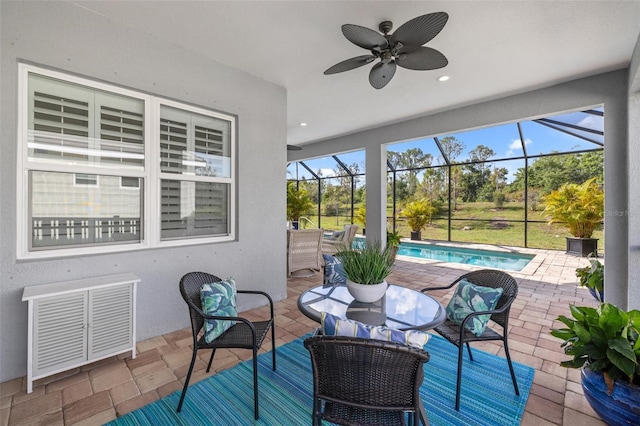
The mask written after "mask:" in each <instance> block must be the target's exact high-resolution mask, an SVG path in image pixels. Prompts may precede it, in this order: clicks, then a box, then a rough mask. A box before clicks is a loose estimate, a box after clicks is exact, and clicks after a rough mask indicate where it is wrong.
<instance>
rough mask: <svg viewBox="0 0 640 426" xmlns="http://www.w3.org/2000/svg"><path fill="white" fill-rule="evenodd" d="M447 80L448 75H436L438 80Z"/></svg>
mask: <svg viewBox="0 0 640 426" xmlns="http://www.w3.org/2000/svg"><path fill="white" fill-rule="evenodd" d="M447 80H449V76H448V75H441V76H440V77H438V81H447Z"/></svg>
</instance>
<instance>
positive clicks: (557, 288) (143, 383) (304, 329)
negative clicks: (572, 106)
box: [0, 247, 604, 426]
mask: <svg viewBox="0 0 640 426" xmlns="http://www.w3.org/2000/svg"><path fill="white" fill-rule="evenodd" d="M492 248H494V249H495V247H492ZM503 249H504V250H510V249H509V248H503ZM520 251H522V250H520ZM524 251H527V252H530V253H533V254H536V257H535V259H534V260H533V261H532V262H531V263H530V264H529V265H528V266H527V267H526V268H525V269H524V270H523V271H521V272H517V273H513V274H512V275H513V276H514V277H515V278H516V279H517V280H518V283H519V289H520V290H519V295H518V299H517V300H516V302H515V304H514V306H513V308H512V309H511V317H510V328H511V330H510V333H509V342H510V344H509V346H510V348H511V355H512V357H513V358H514V359H515V360H516V361H519V362H521V363H524V364H527V365H529V366H531V367H533V368H535V370H536V372H535V377H534V382H533V386H532V388H531V393H530V396H529V399H528V401H527V405H526V410H525V413H524V416H523V419H522V425H527V426H528V425H531V426H541V425H566V426H574V425H576V426H577V425H580V426H590V425H604V423H603V422H602V421H601V420H599V419H598V417H597V415H596V414H595V413H594V412H593V411H592V409H591V408H590V407H589V404H588V403H587V401H586V400H585V398H584V396H583V394H582V388H581V386H580V375H579V372H578V371H575V370H568V369H565V368H563V367H560V366H559V365H558V363H559V361H560V360H561V359H563V358H565V356H564V355H563V353H562V350H561V348H560V345H559V341H558V340H557V339H555V338H553V337H552V336H550V335H549V329H550V328H552V327H553V326H559V325H560V323H558V322H554V320H555V318H556V317H557V316H558V315H559V314H565V315H568V314H569V310H568V305H569V303H574V304H578V305H580V304H584V305H591V306H595V301H594V300H593V299H592V298H591V296H590V295H589V294H588V292H587V291H586V290H585V289H583V288H580V287H579V286H578V285H577V279H576V277H575V273H574V271H575V269H576V267H579V266H584V265H586V264H587V262H586V260H585V259H579V258H575V257H571V256H566V255H565V254H563V253H561V252H556V251H541V250H524ZM471 269H474V267H470V266H465V265H460V264H452V263H444V262H436V261H416V260H410V259H408V258H405V257H399V258H398V262H397V266H396V269H395V271H394V272H393V274H392V276H391V277H390V281H391V282H394V283H397V284H401V285H404V286H407V287H411V288H415V289H420V288H424V287H429V286H434V287H435V286H438V285H444V284H448V283H449V282H451V281H452V280H453V279H455V278H456V277H458V276H459V275H461V274H463V273H464V272H466V271H468V270H471ZM321 279H322V278H321V275H320V274H316V275H315V276H313V277H311V278H296V279H290V280H289V281H288V283H287V284H288V297H287V299H285V300H282V301H279V302H277V303H276V315H277V318H276V340H277V342H276V343H277V345H278V346H279V345H282V344H284V343H287V342H290V341H292V340H294V339H297V338H298V337H300V336H302V335H304V334H306V333H308V332H310V331H312V330H313V329H314V328H315V327H316V326H317V324H316V323H314V322H313V321H311V320H309V319H308V318H306V317H304V316H303V315H302V314H300V312H299V311H298V308H297V306H296V301H297V298H298V296H299V294H300V293H302V292H303V291H305V290H306V289H307V288H309V287H312V286H314V285H317V284H319V283H320V282H321ZM434 293H435V294H434V295H435V296H436V297H437V298H439V299H440V300H441V302H442V303H444V304H446V302H447V301H448V299H449V298H450V297H451V292H450V291H449V292H444V291H440V292H434ZM261 313H264V308H258V309H254V310H252V311H249V312H246V313H245V315H248V316H249V317H255V316H259V315H260V314H261ZM190 344H191V336H190V331H189V330H188V329H183V330H178V331H175V332H173V333H169V334H165V335H162V336H157V337H154V338H152V339H149V340H145V341H142V342H139V343H138V344H137V349H138V356H137V357H136V358H135V359H131V358H130V357H128V356H120V357H114V358H111V359H108V360H103V361H99V362H96V363H94V364H90V365H87V366H84V367H82V368H76V369H74V370H71V371H69V372H65V373H61V374H59V375H56V376H52V377H49V378H45V379H41V380H39V381H37V382H35V384H34V389H33V392H32V393H31V394H27V393H26V391H25V390H26V380H25V378H24V377H22V378H18V379H14V380H11V381H7V382H4V383H2V384H0V388H1V389H0V391H1V392H0V426H6V425H11V426H17V425H101V424H103V423H105V422H107V421H110V420H112V419H115V418H116V417H117V416H120V415H123V414H125V413H128V412H130V411H132V410H135V409H136V408H139V407H141V406H144V405H146V404H149V403H151V402H153V401H155V400H157V399H160V398H163V397H165V396H166V395H168V394H170V393H172V392H174V391H176V390H178V389H181V388H182V383H183V380H184V377H185V376H186V372H187V369H188V365H189V362H190V357H191V350H190ZM265 347H266V348H268V347H270V344H269V343H267V344H265ZM475 347H478V348H482V349H483V350H486V351H488V352H491V353H494V354H498V355H504V352H503V349H502V346H501V345H500V344H492V343H488V342H487V343H484V344H481V345H480V344H478V345H476V346H475ZM201 352H202V351H201ZM249 357H250V352H249V351H245V350H221V351H219V352H218V353H217V354H216V358H215V360H214V366H213V368H212V371H211V372H210V373H209V374H207V373H205V371H204V370H205V366H206V365H205V360H207V359H208V354H207V353H205V352H202V353H201V354H200V359H198V361H197V363H196V367H195V372H194V375H193V378H192V383H195V382H196V381H197V380H200V379H202V378H204V377H207V376H210V375H212V374H215V373H216V372H217V371H220V370H224V369H226V368H229V367H231V366H233V365H235V364H236V363H238V362H239V361H240V360H244V359H247V358H249ZM505 374H508V373H507V371H506V370H505Z"/></svg>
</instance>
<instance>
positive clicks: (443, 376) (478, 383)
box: [108, 336, 534, 426]
mask: <svg viewBox="0 0 640 426" xmlns="http://www.w3.org/2000/svg"><path fill="white" fill-rule="evenodd" d="M302 340H303V339H298V340H295V341H293V342H291V343H288V344H286V345H283V346H281V347H279V348H277V368H278V369H277V370H276V371H275V372H274V371H273V370H272V369H271V354H270V353H265V354H261V355H259V367H258V368H259V377H260V379H259V380H260V382H259V394H260V420H259V421H255V420H254V418H253V378H252V373H251V361H245V362H243V363H241V364H238V365H237V366H235V367H232V368H230V369H228V370H225V371H222V372H220V373H218V374H216V375H215V376H212V377H209V378H207V379H204V380H202V381H200V382H198V383H195V384H192V385H191V386H190V387H189V391H188V392H187V396H186V398H185V401H184V405H183V406H182V412H181V413H176V407H177V406H178V401H179V399H180V392H181V391H178V392H174V393H173V394H171V395H169V396H167V397H166V398H164V399H161V400H159V401H156V402H154V403H152V404H149V405H147V406H145V407H142V408H140V409H138V410H136V411H133V412H131V413H129V414H126V415H124V416H122V417H120V418H118V419H117V420H114V421H113V422H111V423H108V424H109V425H112V426H129V425H132V426H141V425H145V426H147V425H148V426H158V425H163V426H164V425H189V426H191V425H203V426H204V425H207V426H209V425H220V426H229V425H239V426H240V425H253V424H256V425H269V426H274V425H283V426H285V425H286V426H288V425H296V426H297V425H308V424H311V407H312V395H313V389H312V383H313V378H312V375H311V361H310V360H309V352H308V351H307V350H306V349H305V347H304V346H303V345H302ZM425 349H426V350H427V351H429V353H430V355H431V359H430V360H429V362H428V363H426V364H425V368H424V371H425V377H424V383H423V385H422V388H421V390H420V395H421V396H422V401H423V403H424V406H425V409H426V411H427V416H428V417H429V422H430V423H431V424H432V425H447V426H448V425H491V426H496V425H519V424H520V419H521V417H522V413H523V412H524V406H525V404H526V402H527V398H528V397H529V390H530V388H531V382H532V381H533V373H534V370H533V369H532V368H531V367H527V366H525V365H523V364H519V363H514V368H515V371H516V376H517V378H518V386H519V387H520V396H516V395H515V394H514V392H513V384H512V383H511V376H510V374H509V368H508V367H507V361H506V360H505V359H504V358H501V357H497V356H494V355H491V354H488V353H486V352H482V351H480V350H477V349H475V350H474V352H473V356H474V360H475V361H474V362H471V361H469V360H468V358H467V355H466V353H465V361H464V362H465V364H464V367H463V370H462V393H461V401H460V411H459V412H456V411H455V410H454V408H453V407H454V404H455V383H456V364H457V348H456V347H455V346H454V345H452V344H451V343H449V342H447V341H445V340H444V339H442V338H441V337H440V336H433V337H432V338H431V340H429V343H427V345H426V346H425ZM214 363H215V360H214ZM325 424H328V423H327V422H325Z"/></svg>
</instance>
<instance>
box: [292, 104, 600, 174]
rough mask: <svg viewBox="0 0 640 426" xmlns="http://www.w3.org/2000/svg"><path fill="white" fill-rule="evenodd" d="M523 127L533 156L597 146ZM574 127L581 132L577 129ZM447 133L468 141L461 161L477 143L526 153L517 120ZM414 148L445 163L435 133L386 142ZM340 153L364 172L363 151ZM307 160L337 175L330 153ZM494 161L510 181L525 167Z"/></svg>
mask: <svg viewBox="0 0 640 426" xmlns="http://www.w3.org/2000/svg"><path fill="white" fill-rule="evenodd" d="M596 110H598V111H601V112H602V108H597V109H596ZM547 118H549V119H551V120H556V121H560V122H564V123H570V124H575V125H578V126H583V127H586V128H590V129H593V130H599V131H602V130H603V125H604V120H603V117H600V116H597V115H592V114H587V113H584V112H573V113H567V114H560V115H556V116H553V117H547ZM521 127H522V133H523V136H524V140H525V145H526V150H527V153H528V155H530V156H531V155H538V154H546V153H550V152H553V151H558V152H573V151H578V150H583V149H593V148H597V147H598V145H596V144H593V143H591V142H588V141H585V140H583V139H580V138H577V137H575V136H572V135H569V134H566V133H563V132H560V131H557V130H555V129H552V128H549V127H547V126H543V125H541V124H538V123H536V122H533V121H522V122H521ZM572 131H574V132H579V131H577V130H572ZM579 133H581V134H583V135H584V136H587V137H589V138H591V139H594V140H596V141H599V142H603V141H604V138H603V137H602V136H600V135H594V134H589V133H582V132H579ZM447 136H453V137H455V138H456V139H457V140H459V141H461V142H463V144H464V145H465V149H464V151H463V152H462V154H461V155H460V156H459V157H458V158H457V160H458V161H463V160H465V159H468V158H469V157H470V155H469V151H471V150H473V149H474V148H476V147H477V146H478V145H484V146H486V147H489V148H491V149H492V150H493V151H494V152H495V155H494V156H493V157H491V159H504V158H510V157H519V156H522V155H523V151H522V145H521V143H520V135H519V133H518V127H517V125H516V124H515V123H510V124H505V125H500V126H492V127H487V128H483V129H476V130H471V131H466V132H458V133H452V134H446V135H439V136H438V137H439V138H440V139H442V138H444V137H447ZM411 148H420V149H421V150H422V152H424V153H430V154H431V155H432V156H433V161H432V165H438V164H442V159H441V155H440V152H439V151H438V148H437V146H436V144H435V142H434V140H433V138H432V137H429V138H423V139H417V140H413V141H408V142H399V143H396V144H390V145H388V146H387V151H395V152H404V151H406V150H407V149H411ZM337 156H338V157H339V158H340V159H341V161H343V162H344V163H345V164H347V165H350V164H353V163H357V164H360V165H361V170H362V171H363V172H364V151H357V152H351V153H338V154H337ZM304 162H305V164H307V166H309V168H311V169H312V170H314V171H317V170H320V169H321V170H322V173H323V176H332V175H334V173H333V169H335V168H336V167H337V165H336V162H335V161H334V160H333V159H332V158H331V157H325V158H316V159H310V160H304ZM495 165H496V166H497V167H506V168H507V169H508V170H509V175H508V180H509V181H511V180H512V179H513V178H514V174H515V172H516V171H517V170H518V168H522V167H524V160H509V161H498V162H496V163H495ZM288 170H289V172H290V174H289V176H288V177H292V174H293V173H294V170H295V164H291V165H290V166H289V168H288ZM298 170H299V176H300V177H308V176H309V173H308V172H306V171H305V170H303V168H302V167H299V168H298Z"/></svg>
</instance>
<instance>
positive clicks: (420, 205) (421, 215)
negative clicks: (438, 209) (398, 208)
mask: <svg viewBox="0 0 640 426" xmlns="http://www.w3.org/2000/svg"><path fill="white" fill-rule="evenodd" d="M434 212H435V207H433V205H431V203H430V202H429V200H427V199H423V200H417V201H412V202H411V203H408V204H407V205H406V206H405V207H404V209H402V215H403V216H404V217H406V218H407V225H409V228H411V230H412V231H413V232H419V231H422V229H423V228H424V227H425V226H426V225H427V223H429V221H430V220H431V216H432V215H433V213H434Z"/></svg>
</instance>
